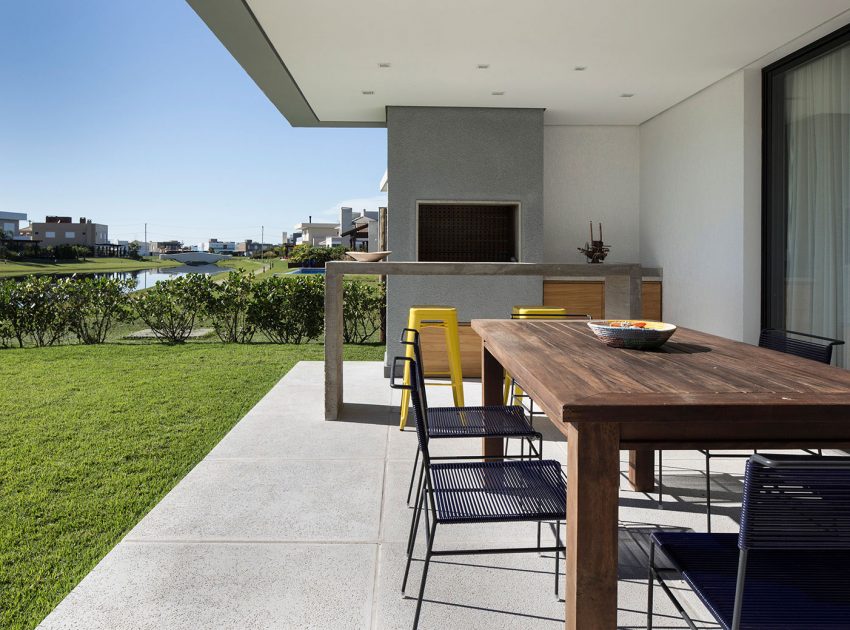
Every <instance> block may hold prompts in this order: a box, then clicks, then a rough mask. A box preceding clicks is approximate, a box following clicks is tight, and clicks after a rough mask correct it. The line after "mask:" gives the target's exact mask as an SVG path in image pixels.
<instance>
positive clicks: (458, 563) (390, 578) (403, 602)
mask: <svg viewBox="0 0 850 630" xmlns="http://www.w3.org/2000/svg"><path fill="white" fill-rule="evenodd" d="M439 535H440V533H439V532H438V533H437V536H438V537H439ZM437 540H439V538H438V539H437ZM414 558H415V560H414V562H413V565H412V566H411V570H410V580H409V582H408V585H407V595H406V597H405V596H404V595H402V593H401V580H402V576H403V575H404V566H405V561H406V557H405V553H404V545H399V544H387V543H384V544H382V545H381V549H380V566H379V574H378V586H377V589H376V602H375V620H374V626H373V627H375V628H380V629H385V630H389V629H396V628H398V629H405V630H408V629H409V628H410V627H411V624H412V623H413V615H414V612H415V610H416V594H417V592H418V588H419V582H420V578H421V575H422V566H423V563H422V554H421V553H420V554H418V555H416V554H415V555H414ZM554 562H555V560H554V557H552V556H549V557H544V558H541V557H539V556H538V555H537V554H521V555H520V554H517V555H489V556H466V557H464V556H457V557H442V558H434V559H433V560H432V561H431V566H430V568H429V570H428V581H427V584H426V587H425V602H424V604H423V607H422V615H421V618H420V628H423V630H424V629H428V628H499V629H500V630H501V629H505V630H508V629H512V628H516V629H529V630H531V629H536V628H549V629H552V630H555V629H557V628H563V627H564V604H563V603H562V602H559V601H558V600H557V599H556V597H555V592H554V588H555V575H554V570H555V567H554ZM561 595H562V596H563V591H562V592H561Z"/></svg>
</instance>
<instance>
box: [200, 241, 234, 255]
mask: <svg viewBox="0 0 850 630" xmlns="http://www.w3.org/2000/svg"><path fill="white" fill-rule="evenodd" d="M198 249H199V250H200V251H202V252H209V253H210V254H232V253H234V252H235V251H236V242H235V241H220V240H218V239H217V238H211V239H210V240H208V241H204V242H203V243H200V244H199V245H198Z"/></svg>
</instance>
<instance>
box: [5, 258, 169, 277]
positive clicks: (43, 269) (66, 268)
mask: <svg viewBox="0 0 850 630" xmlns="http://www.w3.org/2000/svg"><path fill="white" fill-rule="evenodd" d="M180 264H181V263H178V262H176V261H174V260H159V259H156V260H155V259H152V258H145V259H143V260H130V259H129V258H89V259H88V260H69V261H59V262H55V263H53V262H11V261H7V260H0V278H3V277H7V276H25V275H28V274H31V273H36V274H55V273H58V274H71V273H106V272H110V271H133V270H136V269H150V268H151V267H176V266H178V265H180Z"/></svg>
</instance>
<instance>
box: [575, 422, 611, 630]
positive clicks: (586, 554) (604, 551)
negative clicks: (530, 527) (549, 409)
mask: <svg viewBox="0 0 850 630" xmlns="http://www.w3.org/2000/svg"><path fill="white" fill-rule="evenodd" d="M619 446H620V434H619V426H618V425H617V424H615V423H598V422H589V423H575V424H570V425H568V429H567V451H568V458H567V558H566V582H567V587H566V620H567V624H566V627H567V628H568V629H569V630H603V629H604V630H612V629H613V628H616V626H617V508H618V494H619V493H618V491H619V485H620V484H619V469H620V461H619V460H620V453H619Z"/></svg>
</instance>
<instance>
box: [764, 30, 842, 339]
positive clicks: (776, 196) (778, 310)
mask: <svg viewBox="0 0 850 630" xmlns="http://www.w3.org/2000/svg"><path fill="white" fill-rule="evenodd" d="M847 43H850V24H848V25H847V26H844V27H842V28H840V29H838V30H837V31H833V32H832V33H830V34H829V35H827V36H826V37H822V38H821V39H819V40H817V41H816V42H813V43H812V44H809V45H808V46H806V47H804V48H801V49H800V50H798V51H796V52H794V53H792V54H790V55H788V56H787V57H783V58H782V59H780V60H779V61H777V62H775V63H773V64H771V65H769V66H766V67H765V68H764V69H762V197H761V209H762V210H761V221H762V239H761V277H762V279H761V327H762V328H785V317H786V312H785V298H786V296H785V282H786V278H785V273H786V267H787V245H788V243H787V239H788V195H787V191H788V169H787V151H786V147H787V138H786V126H785V113H786V112H785V74H786V73H788V72H789V71H791V70H793V69H795V68H797V67H799V66H801V65H803V64H806V63H808V62H809V61H812V60H813V59H816V58H818V57H820V56H822V55H825V54H827V53H829V52H831V51H833V50H835V49H836V48H840V47H841V46H844V45H845V44H847Z"/></svg>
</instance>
